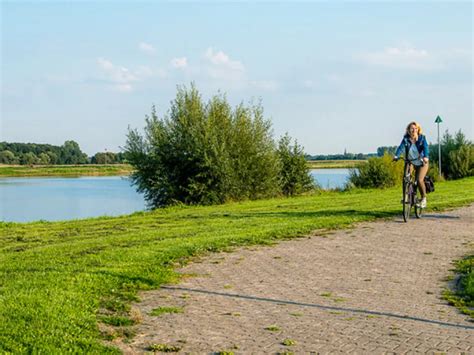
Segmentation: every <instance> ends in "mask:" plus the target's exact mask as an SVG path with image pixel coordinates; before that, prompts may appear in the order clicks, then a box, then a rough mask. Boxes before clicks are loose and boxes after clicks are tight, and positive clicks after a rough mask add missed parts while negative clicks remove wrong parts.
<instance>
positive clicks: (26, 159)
mask: <svg viewBox="0 0 474 355" xmlns="http://www.w3.org/2000/svg"><path fill="white" fill-rule="evenodd" d="M38 162H39V159H38V157H37V156H36V155H35V153H32V152H28V153H25V154H22V155H21V156H20V164H22V165H35V164H38Z"/></svg>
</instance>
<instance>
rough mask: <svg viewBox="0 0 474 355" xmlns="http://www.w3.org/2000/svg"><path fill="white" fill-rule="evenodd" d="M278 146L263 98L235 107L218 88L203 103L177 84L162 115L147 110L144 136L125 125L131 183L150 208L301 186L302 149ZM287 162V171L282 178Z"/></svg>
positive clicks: (260, 194) (211, 201)
mask: <svg viewBox="0 0 474 355" xmlns="http://www.w3.org/2000/svg"><path fill="white" fill-rule="evenodd" d="M282 149H283V150H281V149H280V150H277V148H276V144H275V142H274V140H273V136H272V130H271V122H270V121H269V120H266V119H265V118H264V116H263V108H262V105H261V103H258V104H251V105H249V106H245V105H243V104H240V105H239V106H237V107H236V108H235V109H234V110H232V108H231V107H230V105H229V104H228V102H227V100H226V98H225V96H223V95H221V94H219V95H216V96H214V97H213V98H212V99H211V100H210V101H209V102H208V103H207V104H204V103H203V101H202V99H201V96H200V94H199V92H198V91H197V89H196V88H195V87H194V85H191V88H190V89H189V90H187V89H186V88H178V92H177V94H176V98H175V100H174V101H173V102H172V103H171V109H170V111H169V114H168V115H167V116H165V117H164V118H158V115H157V113H156V110H155V108H154V107H153V108H152V112H151V116H149V117H148V116H147V117H146V126H145V135H144V136H142V135H141V134H140V133H139V132H138V131H137V130H131V129H129V132H128V135H127V143H126V146H125V157H126V159H127V160H128V161H129V163H130V164H131V165H132V166H133V167H134V168H135V172H134V173H133V174H132V176H131V178H132V182H133V183H134V184H135V185H136V186H137V189H138V191H140V192H143V193H144V194H145V199H146V200H147V202H148V204H149V205H150V206H151V207H161V206H166V205H170V204H175V203H184V204H201V205H209V204H215V203H223V202H226V201H229V200H243V199H257V198H264V197H270V196H275V195H278V194H281V193H282V192H284V193H286V194H293V193H298V192H300V191H303V190H305V189H306V188H307V186H308V184H307V180H305V178H304V176H303V175H306V176H308V170H307V169H306V170H303V169H301V167H300V165H301V159H303V160H304V153H303V152H302V149H301V148H300V147H299V146H298V145H297V144H295V146H294V147H292V148H290V145H289V142H288V145H287V146H286V148H285V147H284V148H282ZM284 149H287V150H288V152H286V153H288V154H287V155H288V159H286V155H285V154H286V153H285V154H283V153H284V152H283V151H284ZM284 156H285V159H283V158H284ZM305 167H306V163H305ZM286 168H288V169H290V173H288V174H286V175H285V179H283V178H282V176H283V175H284V173H283V172H282V169H286ZM290 184H293V185H291V186H290ZM283 187H284V188H285V190H284V191H283Z"/></svg>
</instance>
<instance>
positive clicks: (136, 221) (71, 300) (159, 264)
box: [0, 178, 474, 354]
mask: <svg viewBox="0 0 474 355" xmlns="http://www.w3.org/2000/svg"><path fill="white" fill-rule="evenodd" d="M436 188H437V190H436V192H435V193H434V194H432V195H430V198H429V207H430V209H431V210H441V209H445V208H450V207H456V206H461V205H466V204H469V203H472V202H474V178H468V179H463V180H458V181H449V182H443V183H438V184H437V186H436ZM400 208H401V206H400V188H392V189H387V190H352V191H348V192H331V191H327V192H321V193H317V194H314V195H311V196H303V197H296V198H288V199H284V198H281V199H271V200H262V201H253V202H244V203H233V204H226V205H221V206H211V207H173V208H167V209H162V210H158V211H154V212H143V213H135V214H133V215H130V216H124V217H116V218H109V217H107V218H96V219H87V220H78V221H68V222H35V223H27V224H17V223H0V353H4V352H15V353H21V352H24V353H47V354H56V353H64V352H92V353H107V352H117V350H116V349H113V348H108V347H105V346H104V345H103V344H102V343H101V339H103V337H104V334H101V332H100V331H99V327H98V323H99V322H102V323H106V324H113V325H128V324H131V323H133V319H130V318H129V317H128V310H129V303H130V301H131V300H135V299H136V298H135V297H136V292H137V290H139V289H152V288H157V287H158V286H159V285H160V284H162V283H164V282H172V281H174V280H176V277H177V276H176V275H175V273H174V272H173V267H174V266H175V265H176V264H177V263H179V262H182V261H183V260H186V259H187V258H189V257H190V256H193V255H199V254H203V253H206V252H209V251H216V250H221V249H225V248H229V247H232V246H236V245H248V244H263V243H271V242H273V241H274V240H277V239H282V238H290V237H297V236H303V235H305V234H307V233H309V232H310V231H312V230H316V229H331V228H343V227H347V226H349V225H351V224H353V223H356V222H360V221H367V220H373V219H376V218H384V217H392V216H394V215H399V214H400ZM411 223H416V221H412V222H411ZM347 242H348V243H350V240H347ZM115 329H116V333H113V332H108V333H107V334H106V336H107V337H108V338H112V337H114V336H119V335H127V334H129V333H128V330H127V328H119V327H117V328H115Z"/></svg>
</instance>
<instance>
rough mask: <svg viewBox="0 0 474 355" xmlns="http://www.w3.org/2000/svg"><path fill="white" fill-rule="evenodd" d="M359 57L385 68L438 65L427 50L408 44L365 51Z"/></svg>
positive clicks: (421, 67)
mask: <svg viewBox="0 0 474 355" xmlns="http://www.w3.org/2000/svg"><path fill="white" fill-rule="evenodd" d="M360 57H361V59H362V60H363V61H364V62H366V63H368V64H370V65H375V66H381V67H387V68H398V69H425V70H429V69H435V68H438V67H439V64H438V63H436V62H435V59H434V58H433V56H432V55H430V53H429V52H428V51H427V50H425V49H416V48H413V47H409V46H404V47H401V48H398V47H387V48H385V49H384V50H383V51H379V52H370V53H365V54H362V55H361V56H360Z"/></svg>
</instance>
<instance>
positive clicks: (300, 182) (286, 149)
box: [278, 134, 315, 196]
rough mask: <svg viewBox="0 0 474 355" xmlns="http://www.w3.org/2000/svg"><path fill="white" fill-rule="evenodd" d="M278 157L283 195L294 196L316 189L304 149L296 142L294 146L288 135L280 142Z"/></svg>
mask: <svg viewBox="0 0 474 355" xmlns="http://www.w3.org/2000/svg"><path fill="white" fill-rule="evenodd" d="M278 157H279V160H280V164H281V166H280V173H279V180H280V186H281V190H282V192H283V194H285V195H287V196H292V195H296V194H300V193H302V192H305V191H309V190H311V189H312V188H314V186H315V183H314V181H313V178H312V177H311V176H310V175H309V174H308V167H307V163H306V159H305V157H304V151H303V148H302V147H301V146H299V145H298V142H296V141H295V144H294V145H293V146H292V145H291V138H290V137H289V136H288V134H285V135H284V136H283V137H281V139H280V141H279V142H278Z"/></svg>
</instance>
